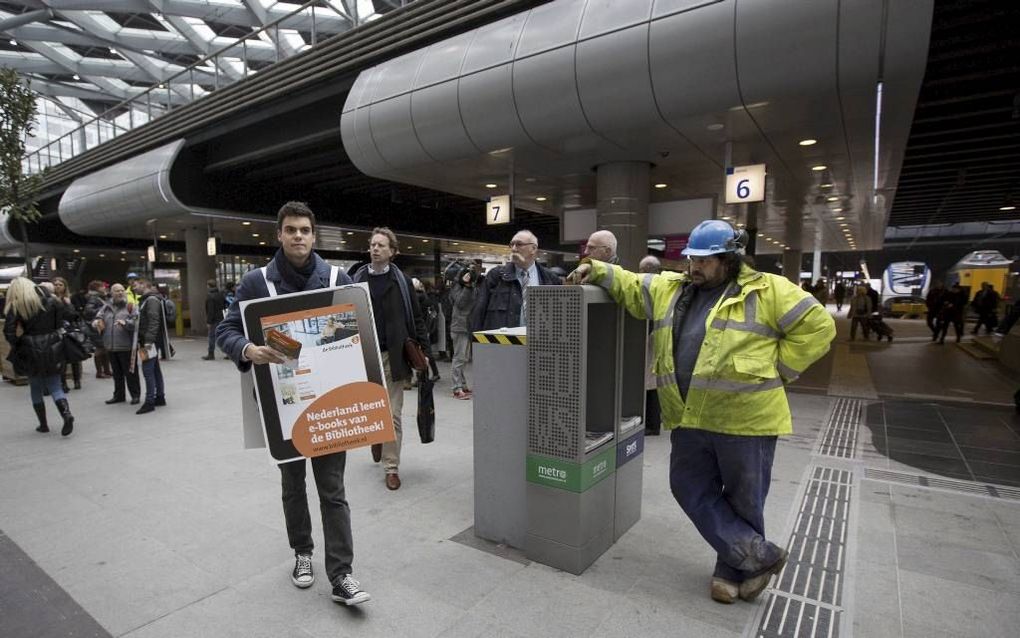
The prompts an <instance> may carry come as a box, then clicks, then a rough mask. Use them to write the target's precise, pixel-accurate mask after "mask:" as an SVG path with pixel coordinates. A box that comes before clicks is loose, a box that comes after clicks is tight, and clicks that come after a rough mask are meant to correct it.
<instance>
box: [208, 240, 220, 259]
mask: <svg viewBox="0 0 1020 638" xmlns="http://www.w3.org/2000/svg"><path fill="white" fill-rule="evenodd" d="M219 245H220V242H219V238H217V237H210V238H209V239H207V240H205V254H207V255H209V256H210V257H215V256H216V249H217V248H219Z"/></svg>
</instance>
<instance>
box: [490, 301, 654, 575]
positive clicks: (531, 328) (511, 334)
mask: <svg viewBox="0 0 1020 638" xmlns="http://www.w3.org/2000/svg"><path fill="white" fill-rule="evenodd" d="M527 294H528V305H527V309H528V317H527V323H528V332H527V334H525V333H524V331H523V330H520V329H517V330H511V331H506V330H504V331H487V332H483V333H476V334H475V336H474V341H475V344H474V345H475V348H476V350H475V355H474V376H475V395H474V412H475V414H474V416H475V442H474V448H475V534H476V535H478V536H479V537H481V538H486V539H488V540H492V541H495V542H500V543H506V544H508V545H511V546H513V547H517V548H520V549H524V550H525V554H526V555H527V556H528V558H531V559H532V560H535V561H538V562H541V563H544V564H546V565H549V566H552V567H557V568H559V569H563V570H565V571H568V572H571V573H574V574H580V573H581V572H583V571H584V570H585V569H586V568H587V567H588V566H589V565H591V563H593V562H594V561H595V560H596V559H597V558H598V557H599V556H601V555H602V553H603V552H605V550H606V549H608V548H609V547H610V546H611V545H612V544H613V543H614V542H615V541H616V540H617V539H618V538H620V537H621V536H622V535H623V534H624V532H626V531H627V530H628V529H630V527H631V526H633V525H634V523H636V522H637V521H638V520H639V519H640V517H641V491H642V476H643V463H642V462H641V461H642V459H643V451H644V396H645V391H644V379H645V374H644V371H645V363H646V362H645V353H646V350H645V339H646V338H647V323H646V322H645V321H641V320H637V319H634V318H633V317H631V316H630V315H629V314H627V313H626V312H625V311H624V310H623V309H622V308H621V307H620V306H617V304H616V303H615V302H614V301H613V300H612V299H611V298H610V297H609V295H608V294H607V293H606V292H605V291H604V290H602V289H601V288H598V287H595V286H541V287H538V286H536V287H532V288H529V289H528V292H527ZM634 461H636V462H634ZM522 466H523V469H524V472H523V475H522V473H521V468H522Z"/></svg>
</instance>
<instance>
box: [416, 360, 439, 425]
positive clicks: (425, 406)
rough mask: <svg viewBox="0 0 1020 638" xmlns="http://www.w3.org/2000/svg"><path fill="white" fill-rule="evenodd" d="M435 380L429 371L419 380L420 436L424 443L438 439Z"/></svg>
mask: <svg viewBox="0 0 1020 638" xmlns="http://www.w3.org/2000/svg"><path fill="white" fill-rule="evenodd" d="M435 382H436V380H435V379H433V378H431V377H430V376H429V375H428V373H427V372H426V373H425V374H423V375H421V377H420V378H419V380H418V436H419V437H420V438H421V442H422V443H432V442H433V441H435V440H436V403H435V400H434V398H433V397H432V386H433V385H434V384H435Z"/></svg>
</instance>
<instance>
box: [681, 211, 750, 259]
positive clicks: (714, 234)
mask: <svg viewBox="0 0 1020 638" xmlns="http://www.w3.org/2000/svg"><path fill="white" fill-rule="evenodd" d="M743 237H744V234H743V233H742V232H740V231H738V230H736V229H735V228H733V226H730V225H729V224H728V223H726V222H724V221H722V220H720V219H709V220H706V221H703V222H701V223H700V224H698V225H697V226H695V227H694V230H692V231H691V236H690V238H689V239H688V240H687V248H684V249H683V250H682V251H681V252H682V253H683V254H684V255H687V256H689V257H707V256H709V255H718V254H720V253H735V252H740V250H742V249H743V248H744V245H743Z"/></svg>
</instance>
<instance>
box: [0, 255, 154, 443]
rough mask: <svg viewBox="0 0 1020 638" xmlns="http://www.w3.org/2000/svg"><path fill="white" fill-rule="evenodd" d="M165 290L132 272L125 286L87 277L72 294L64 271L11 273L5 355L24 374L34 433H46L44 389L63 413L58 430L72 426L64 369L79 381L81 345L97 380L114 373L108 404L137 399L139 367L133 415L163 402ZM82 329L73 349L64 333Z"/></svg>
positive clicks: (67, 431) (69, 334)
mask: <svg viewBox="0 0 1020 638" xmlns="http://www.w3.org/2000/svg"><path fill="white" fill-rule="evenodd" d="M171 304H172V302H170V301H169V300H168V299H167V297H166V293H165V291H160V290H159V289H158V288H157V287H156V286H155V285H154V284H153V283H152V282H151V281H149V280H148V279H145V278H142V277H138V276H137V275H135V274H134V273H131V274H129V276H128V286H124V285H123V284H120V283H115V284H113V285H110V286H108V285H107V284H106V283H105V282H103V281H98V280H95V281H91V282H89V284H88V286H87V287H86V288H85V289H84V290H82V291H79V292H77V293H75V294H70V287H69V286H68V283H67V281H66V280H65V279H64V278H63V277H54V278H53V279H51V280H50V281H44V282H41V283H38V284H36V283H35V282H33V281H32V280H31V279H28V278H26V277H16V278H15V279H13V280H12V281H11V284H10V287H9V288H8V289H7V294H6V296H5V303H4V337H5V338H6V340H7V342H8V344H10V355H9V357H8V358H9V360H10V362H11V364H12V366H13V368H14V372H15V374H17V375H19V376H22V377H27V379H28V384H29V386H30V398H31V401H32V407H33V408H34V410H35V413H36V416H37V418H38V422H39V423H38V426H37V427H36V430H37V431H38V432H43V433H45V432H49V423H48V420H47V416H46V409H45V408H46V406H45V402H44V399H43V397H44V396H45V395H47V394H48V395H49V396H51V397H52V399H53V401H54V403H55V404H56V406H57V410H58V412H59V413H60V415H61V417H62V419H63V427H62V428H61V434H63V435H64V436H68V435H70V434H71V433H72V432H73V430H74V417H73V416H72V414H71V409H70V404H69V401H68V394H69V393H70V392H71V389H70V388H69V387H68V384H67V376H68V371H70V374H71V379H72V382H73V384H74V386H73V387H74V389H75V390H80V389H81V388H82V383H83V379H82V377H83V368H82V357H81V356H80V355H78V354H77V353H78V352H79V349H81V351H83V352H87V353H88V354H90V355H91V356H92V359H93V362H94V364H95V371H96V375H95V377H96V379H100V380H103V379H113V396H112V397H111V398H110V399H108V400H107V401H106V403H107V404H110V405H112V404H115V403H125V402H127V401H128V397H129V396H130V403H131V405H137V404H138V403H141V402H142V398H143V397H142V390H141V383H140V381H139V367H140V368H141V372H142V377H144V379H145V396H144V399H145V401H144V403H142V405H141V406H140V407H139V408H138V409H137V411H136V414H146V413H149V412H153V411H154V410H155V409H156V407H159V406H164V405H166V393H165V390H164V382H163V375H162V370H161V369H160V365H159V359H160V356H163V357H169V356H173V345H172V344H171V343H170V330H169V328H168V316H167V315H168V308H169V307H170V306H171ZM75 335H81V338H82V339H83V341H87V342H88V343H87V344H85V343H81V344H79V345H78V346H77V347H75V345H74V344H69V343H68V339H73V338H74V336H75Z"/></svg>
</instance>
